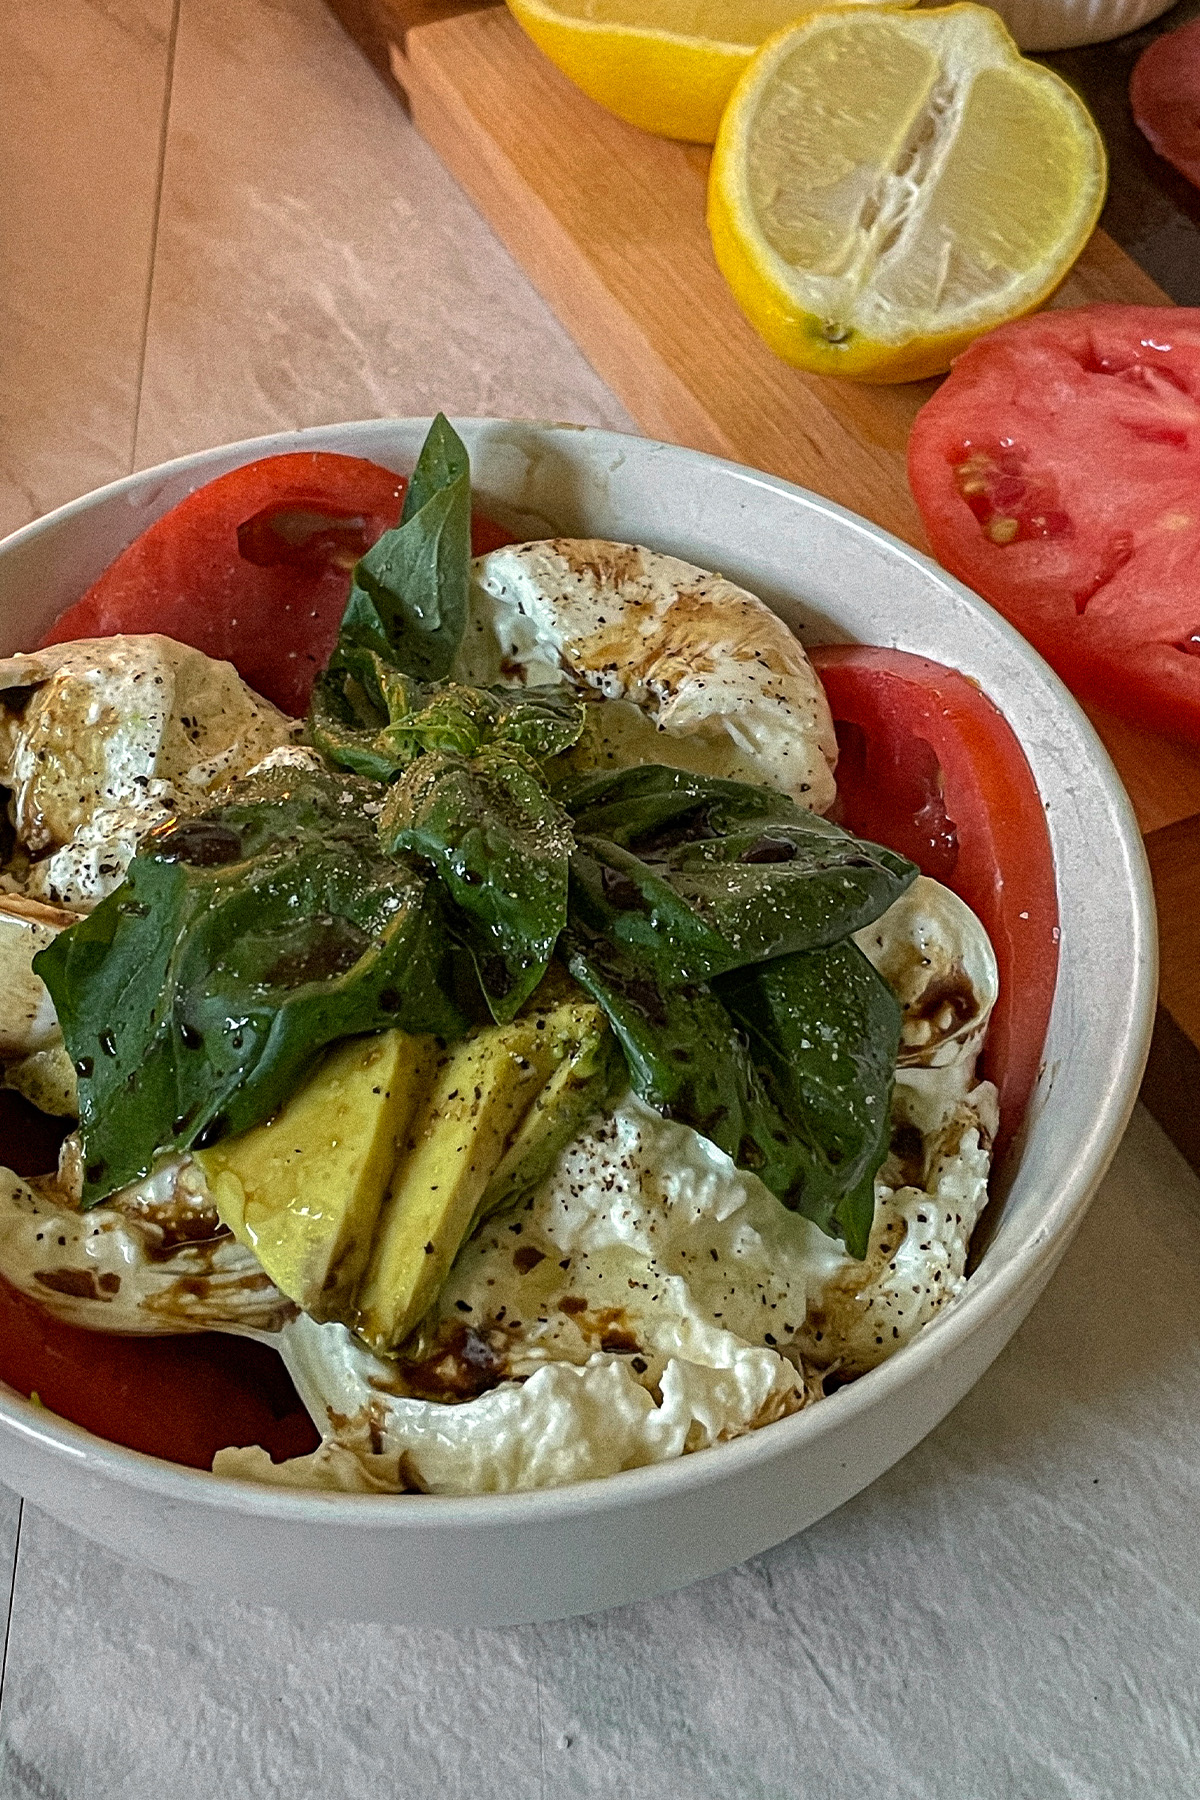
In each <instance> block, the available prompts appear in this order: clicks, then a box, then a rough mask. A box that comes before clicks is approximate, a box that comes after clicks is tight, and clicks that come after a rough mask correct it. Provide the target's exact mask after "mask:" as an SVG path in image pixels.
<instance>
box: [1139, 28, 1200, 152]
mask: <svg viewBox="0 0 1200 1800" xmlns="http://www.w3.org/2000/svg"><path fill="white" fill-rule="evenodd" d="M1129 104H1130V106H1131V107H1132V108H1133V116H1134V119H1135V120H1136V121H1137V124H1138V126H1139V127H1140V129H1141V130H1142V131H1143V132H1144V133H1145V135H1146V136H1147V137H1148V138H1149V140H1150V142H1151V144H1152V145H1153V146H1154V148H1155V150H1157V152H1158V154H1159V155H1160V156H1163V157H1165V158H1166V160H1167V161H1168V162H1169V163H1174V165H1175V167H1176V168H1177V169H1178V170H1179V173H1180V174H1181V175H1186V176H1187V178H1188V180H1189V181H1191V182H1194V183H1195V185H1196V186H1197V187H1200V19H1193V20H1192V22H1191V24H1190V25H1181V26H1180V27H1179V28H1178V30H1176V31H1168V32H1167V33H1166V35H1165V36H1163V37H1160V38H1155V40H1154V42H1153V43H1152V44H1151V46H1150V48H1149V49H1148V50H1143V51H1142V54H1141V55H1140V56H1139V57H1138V59H1137V62H1136V63H1135V64H1134V65H1133V74H1132V76H1131V77H1130V80H1129Z"/></svg>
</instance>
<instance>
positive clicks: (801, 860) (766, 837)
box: [553, 764, 917, 983]
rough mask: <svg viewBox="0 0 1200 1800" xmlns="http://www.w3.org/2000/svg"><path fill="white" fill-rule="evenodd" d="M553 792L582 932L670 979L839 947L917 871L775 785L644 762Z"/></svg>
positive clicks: (706, 976)
mask: <svg viewBox="0 0 1200 1800" xmlns="http://www.w3.org/2000/svg"><path fill="white" fill-rule="evenodd" d="M553 791H554V793H555V795H556V796H557V797H558V798H559V799H560V800H561V801H562V803H563V804H564V805H565V806H566V807H567V810H568V811H569V812H570V813H571V814H572V816H573V817H574V820H575V830H576V834H577V837H578V841H579V845H580V849H581V851H582V852H583V853H584V854H585V857H586V859H587V860H584V859H583V858H581V860H580V861H579V863H578V865H577V873H578V877H579V881H578V887H579V896H580V903H581V904H582V905H584V906H585V907H586V908H587V922H588V923H589V924H590V925H591V926H592V928H593V929H595V930H599V931H603V932H604V933H605V935H606V936H608V937H609V938H610V939H612V940H613V941H614V942H617V943H622V944H625V945H626V946H628V947H629V948H630V949H631V950H632V949H636V952H637V954H638V955H639V956H640V957H641V958H642V959H643V960H644V961H646V962H647V963H648V965H649V966H650V967H652V968H653V970H654V973H655V975H656V977H657V979H659V980H661V981H664V982H677V983H678V982H695V981H709V980H712V979H713V978H714V977H716V976H717V975H721V974H725V973H728V972H729V971H730V970H732V969H736V968H741V967H743V966H745V965H746V964H748V963H757V962H762V961H765V960H767V959H769V958H771V957H775V956H785V955H790V954H792V953H793V952H795V951H799V950H815V949H820V948H823V947H824V946H827V945H830V944H834V943H836V942H838V940H839V939H841V938H844V937H848V936H849V935H850V934H851V933H852V932H855V931H858V930H860V929H861V928H862V927H863V926H864V925H869V924H870V923H871V922H872V920H874V919H877V918H878V917H879V915H880V913H882V912H885V911H886V910H887V908H888V907H889V906H890V905H891V904H892V902H893V901H895V900H898V899H899V897H900V895H901V894H902V893H903V892H904V891H905V889H906V888H907V887H908V886H909V885H910V884H911V882H912V881H913V880H914V879H915V877H916V874H917V870H916V868H915V866H914V865H913V864H912V863H910V862H909V861H908V860H907V858H905V857H903V856H898V855H896V853H895V852H894V851H892V850H886V849H884V848H883V847H882V846H881V845H878V844H868V843H864V842H863V841H861V840H860V839H858V838H854V837H851V836H850V834H849V833H848V832H846V831H843V830H842V829H841V827H840V826H838V825H834V824H831V823H830V821H829V820H827V819H822V818H819V817H818V816H817V815H816V814H814V813H810V812H806V811H805V810H804V809H803V808H802V807H799V806H797V805H796V803H795V801H793V800H791V799H789V798H788V796H787V795H786V794H780V793H777V792H775V791H774V790H773V789H770V788H760V787H752V786H750V785H748V784H746V783H743V782H737V781H718V780H714V779H711V778H709V777H706V776H701V775H692V774H690V773H687V772H686V771H683V770H679V769H668V768H662V767H658V766H657V765H653V764H650V765H646V766H643V767H641V768H637V769H620V770H612V771H605V772H603V773H601V774H598V775H592V776H586V777H583V778H582V779H580V778H576V779H575V780H573V781H569V782H563V783H561V784H559V785H558V786H556V787H555V789H554V790H553Z"/></svg>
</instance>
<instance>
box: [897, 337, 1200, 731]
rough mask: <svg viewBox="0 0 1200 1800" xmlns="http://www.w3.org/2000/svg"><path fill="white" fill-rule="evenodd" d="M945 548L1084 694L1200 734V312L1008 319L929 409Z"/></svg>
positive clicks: (919, 437) (934, 527) (925, 442)
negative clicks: (1198, 573)
mask: <svg viewBox="0 0 1200 1800" xmlns="http://www.w3.org/2000/svg"><path fill="white" fill-rule="evenodd" d="M908 478H909V482H910V484H911V486H912V491H913V495H914V497H915V499H916V502H917V505H918V507H919V508H920V511H921V517H922V518H923V519H924V521H925V528H926V530H927V531H928V533H929V539H930V543H931V544H932V546H933V551H934V554H935V555H936V556H937V558H938V560H939V561H940V562H941V563H943V564H944V565H945V567H946V568H947V569H949V570H950V571H951V572H952V573H953V574H955V575H957V576H959V577H960V578H961V579H962V580H963V581H965V582H967V583H968V585H969V586H971V587H973V588H974V589H975V591H976V592H977V593H979V594H982V595H983V596H984V598H985V599H986V600H990V601H991V603H992V605H993V606H996V607H998V608H999V610H1000V611H1001V612H1002V613H1004V615H1005V616H1006V617H1007V618H1008V619H1010V620H1011V621H1012V623H1013V624H1014V625H1016V626H1017V628H1018V630H1020V631H1023V632H1024V633H1025V636H1026V637H1027V638H1029V640H1030V642H1031V643H1033V644H1035V645H1036V646H1037V648H1038V649H1039V650H1040V651H1041V653H1042V655H1043V656H1045V657H1046V659H1047V661H1049V662H1050V663H1052V664H1053V666H1054V668H1055V669H1057V671H1058V673H1059V674H1060V675H1061V676H1062V678H1063V680H1064V681H1066V682H1067V684H1068V685H1069V686H1070V687H1072V688H1073V689H1074V690H1075V692H1076V693H1077V694H1080V695H1081V696H1083V697H1084V698H1085V699H1089V700H1093V701H1096V702H1097V703H1099V704H1100V705H1103V706H1106V707H1108V708H1110V709H1111V710H1112V711H1114V712H1121V713H1123V714H1125V715H1126V716H1127V717H1129V718H1133V719H1136V720H1138V721H1140V722H1142V723H1144V724H1148V725H1150V726H1151V727H1153V728H1155V729H1157V730H1160V731H1165V732H1169V733H1170V734H1172V735H1174V736H1182V737H1186V738H1190V739H1192V740H1193V741H1200V584H1198V583H1197V579H1196V571H1197V568H1200V309H1195V308H1185V307H1144V306H1085V307H1080V308H1078V309H1077V310H1075V311H1073V312H1052V313H1038V314H1036V315H1035V316H1034V317H1032V318H1029V319H1019V320H1017V321H1016V322H1014V323H1013V324H1011V325H1002V326H1001V327H1000V329H999V330H998V331H993V332H989V333H988V335H987V336H986V337H982V338H979V339H978V340H977V341H976V342H975V343H974V344H972V345H971V347H970V348H969V349H968V350H967V351H965V352H964V354H963V355H962V356H961V357H959V359H958V361H957V362H956V363H955V365H954V368H953V369H952V371H951V373H950V375H949V376H948V377H947V379H946V381H945V382H944V383H943V385H942V387H941V388H940V389H939V390H938V392H937V393H936V394H935V395H934V396H933V398H932V400H930V401H929V402H928V403H927V404H926V405H925V406H924V407H923V408H922V409H921V411H920V413H919V414H918V415H917V420H916V424H915V425H914V426H913V431H912V436H911V438H910V439H909V446H908Z"/></svg>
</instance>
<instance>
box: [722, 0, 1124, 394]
mask: <svg viewBox="0 0 1200 1800" xmlns="http://www.w3.org/2000/svg"><path fill="white" fill-rule="evenodd" d="M1104 185H1105V157H1104V148H1103V144H1102V142H1101V140H1100V136H1099V133H1098V132H1097V130H1096V127H1095V125H1094V124H1093V123H1092V120H1091V117H1090V116H1089V114H1088V112H1087V110H1086V108H1085V107H1084V105H1083V103H1082V101H1080V100H1079V99H1078V97H1077V96H1076V95H1075V93H1074V92H1073V90H1072V89H1071V88H1069V87H1068V86H1067V85H1066V83H1065V82H1063V81H1061V80H1060V79H1059V78H1058V76H1056V75H1053V74H1051V73H1050V71H1049V70H1046V69H1043V68H1041V67H1040V66H1038V65H1037V64H1034V63H1029V62H1027V61H1025V59H1024V58H1023V57H1022V56H1021V55H1020V53H1019V52H1018V50H1017V48H1016V45H1015V44H1014V43H1013V41H1012V39H1011V38H1010V37H1009V35H1008V33H1007V31H1005V29H1004V27H1003V25H1002V24H1001V23H1000V20H999V18H998V17H997V15H996V14H995V13H994V12H992V11H991V10H990V9H988V8H986V7H981V6H974V5H958V6H951V7H946V8H943V9H940V10H938V11H931V12H923V13H921V12H917V13H910V12H906V11H900V10H893V9H885V10H875V11H866V10H865V9H862V8H858V7H854V8H847V7H841V8H837V9H834V10H831V11H828V12H825V13H821V14H817V15H814V16H812V17H810V18H808V19H805V20H801V21H800V22H798V23H796V24H793V25H791V26H789V27H788V28H787V29H785V30H784V31H781V32H780V33H778V34H777V35H776V37H775V38H773V39H772V40H771V41H770V42H769V43H767V44H766V45H764V47H763V49H762V50H761V51H760V52H759V53H758V54H757V56H756V57H755V58H754V60H753V61H752V63H751V64H750V65H749V67H748V68H747V70H746V72H745V74H744V75H743V77H742V78H741V80H740V81H739V83H738V86H737V89H736V91H735V93H734V96H733V99H732V100H731V102H730V105H729V108H728V110H727V112H726V114H725V117H724V120H723V122H722V125H721V130H720V134H719V136H718V140H717V147H716V152H715V154H714V157H713V166H712V173H711V177H710V185H709V225H710V228H711V231H712V236H713V245H714V250H715V252H716V256H717V261H718V263H719V265H720V267H721V270H722V272H723V274H724V275H725V277H726V279H727V280H728V282H729V284H730V286H731V287H732V289H733V291H734V294H735V296H736V298H737V300H738V302H739V304H740V305H741V307H742V310H743V311H744V312H745V313H746V315H747V317H748V318H749V319H750V321H751V323H752V324H753V325H754V326H755V327H756V329H757V330H758V331H760V332H761V334H762V335H763V337H765V338H766V340H767V342H768V343H769V344H770V345H771V346H772V348H773V349H775V350H776V351H777V352H778V353H779V354H780V355H781V356H783V357H785V358H786V359H787V360H788V361H790V362H793V363H796V364H798V365H800V366H802V367H806V368H813V369H819V370H821V371H823V372H827V373H837V374H845V375H853V376H857V377H859V378H860V379H866V380H877V381H901V380H910V379H915V378H916V377H918V376H922V375H929V374H935V373H937V372H939V371H940V370H942V369H945V368H947V367H948V366H949V364H950V360H951V358H952V357H953V356H954V355H955V354H956V353H957V352H958V350H960V349H962V348H963V347H964V346H965V345H966V344H967V343H968V342H970V340H971V339H972V338H973V337H975V336H977V335H978V334H979V333H980V332H981V331H986V330H988V329H990V327H992V326H994V325H998V324H1000V323H1001V322H1002V321H1004V320H1005V319H1009V318H1013V317H1015V316H1017V315H1018V314H1020V313H1023V312H1028V311H1030V310H1031V309H1032V308H1033V307H1034V306H1036V305H1037V304H1038V303H1039V302H1040V301H1041V300H1043V299H1044V298H1045V297H1046V296H1047V295H1048V294H1049V293H1050V292H1051V291H1052V290H1053V289H1054V288H1055V287H1056V286H1057V285H1058V283H1059V281H1061V279H1062V277H1063V275H1064V274H1065V273H1066V271H1067V269H1068V268H1069V267H1070V265H1071V263H1072V262H1073V261H1074V260H1075V258H1076V257H1077V256H1078V254H1079V252H1080V250H1081V249H1082V248H1083V246H1084V244H1085V243H1086V241H1087V238H1088V236H1089V234H1090V232H1091V230H1092V227H1093V226H1094V224H1095V222H1096V218H1097V215H1098V214H1099V211H1100V207H1101V205H1102V203H1103V199H1104Z"/></svg>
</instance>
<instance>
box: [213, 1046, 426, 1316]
mask: <svg viewBox="0 0 1200 1800" xmlns="http://www.w3.org/2000/svg"><path fill="white" fill-rule="evenodd" d="M438 1055H439V1047H438V1043H437V1040H436V1039H434V1038H431V1037H408V1036H406V1035H405V1034H404V1033H403V1032H400V1031H386V1032H382V1033H380V1034H379V1035H377V1036H374V1037H363V1038H350V1039H348V1040H347V1041H346V1042H344V1043H341V1044H339V1045H337V1046H336V1048H335V1049H333V1050H331V1051H330V1052H329V1054H328V1055H327V1056H326V1058H325V1060H324V1061H323V1062H322V1063H321V1065H320V1067H319V1068H318V1069H317V1072H316V1074H315V1075H313V1076H311V1077H310V1079H309V1080H308V1081H307V1082H306V1083H305V1085H304V1086H303V1087H302V1088H301V1089H300V1090H299V1092H298V1093H297V1094H295V1095H294V1096H293V1098H292V1099H291V1100H289V1102H288V1104H287V1105H286V1106H285V1107H283V1108H282V1110H281V1111H280V1112H278V1113H276V1115H275V1117H274V1118H273V1119H269V1120H267V1122H266V1123H265V1124H263V1125H256V1126H255V1127H254V1129H253V1130H252V1131H247V1132H243V1133H242V1134H241V1135H240V1136H239V1137H234V1138H229V1139H227V1140H225V1141H224V1142H222V1143H220V1144H217V1145H215V1146H214V1147H213V1148H212V1149H211V1150H202V1151H199V1152H197V1153H196V1161H197V1162H198V1163H199V1164H200V1166H201V1168H202V1169H203V1170H204V1174H205V1179H206V1181H207V1183H208V1186H209V1188H210V1190H211V1192H212V1196H213V1201H214V1204H215V1206H216V1209H217V1212H218V1214H219V1215H220V1217H221V1220H222V1222H223V1223H224V1224H226V1225H227V1226H228V1227H229V1229H230V1230H231V1231H232V1232H233V1234H234V1236H235V1237H236V1238H238V1239H239V1240H240V1242H242V1243H243V1244H246V1245H247V1246H248V1247H249V1248H250V1249H251V1250H253V1251H254V1253H255V1255H256V1256H257V1257H258V1260H259V1262H260V1263H261V1264H262V1266H263V1268H264V1270H265V1271H266V1273H267V1274H268V1275H269V1276H270V1277H271V1280H272V1281H273V1282H274V1283H275V1286H276V1287H277V1288H278V1289H279V1291H280V1292H281V1293H283V1294H286V1295H287V1296H288V1298H289V1299H290V1300H294V1301H295V1302H296V1304H297V1305H298V1306H301V1307H303V1308H304V1310H305V1312H308V1313H311V1314H312V1316H313V1317H314V1318H316V1319H332V1318H345V1317H347V1316H348V1313H349V1311H350V1308H351V1304H352V1300H353V1295H354V1290H355V1288H356V1286H357V1284H358V1281H359V1278H360V1276H361V1275H362V1272H363V1268H364V1267H365V1265H366V1261H367V1258H368V1256H369V1254H370V1250H371V1242H372V1237H373V1234H374V1230H375V1223H376V1220H377V1219H378V1217H379V1211H380V1207H381V1206H382V1205H383V1200H384V1196H385V1194H386V1192H387V1188H388V1183H389V1181H390V1180H391V1176H392V1171H393V1169H394V1168H395V1166H396V1158H397V1154H398V1150H399V1145H400V1144H401V1142H402V1141H403V1140H404V1139H405V1137H406V1134H407V1133H408V1131H409V1129H410V1126H411V1123H412V1119H413V1116H414V1114H415V1113H416V1111H417V1108H418V1107H419V1105H420V1104H421V1102H422V1101H423V1100H424V1098H425V1095H426V1092H427V1091H428V1089H429V1087H430V1085H431V1083H432V1081H433V1079H434V1072H435V1069H436V1067H437V1062H438Z"/></svg>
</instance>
